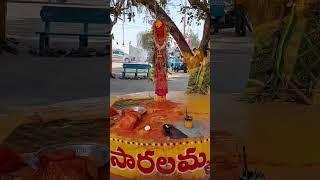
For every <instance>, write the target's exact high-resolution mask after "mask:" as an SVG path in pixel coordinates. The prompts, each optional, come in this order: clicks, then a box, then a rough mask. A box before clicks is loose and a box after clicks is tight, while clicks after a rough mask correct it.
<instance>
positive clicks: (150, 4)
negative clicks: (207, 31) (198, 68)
mask: <svg viewBox="0 0 320 180" xmlns="http://www.w3.org/2000/svg"><path fill="white" fill-rule="evenodd" d="M137 2H138V3H139V4H142V5H143V6H145V7H146V8H147V9H148V10H149V11H150V12H152V13H154V14H155V15H156V16H158V17H162V18H163V19H164V20H165V21H166V23H167V25H168V30H169V32H170V34H171V36H172V37H173V38H174V39H175V41H176V42H177V44H178V46H179V48H180V51H181V52H183V53H189V54H193V52H192V50H191V49H190V47H189V45H188V43H187V41H186V39H185V38H184V36H183V35H182V33H181V31H180V30H179V28H178V27H177V26H176V24H175V23H174V22H173V20H172V19H171V18H170V17H169V16H168V14H167V13H166V12H165V11H164V9H163V8H162V7H161V6H160V5H159V4H158V3H157V1H156V0H137Z"/></svg>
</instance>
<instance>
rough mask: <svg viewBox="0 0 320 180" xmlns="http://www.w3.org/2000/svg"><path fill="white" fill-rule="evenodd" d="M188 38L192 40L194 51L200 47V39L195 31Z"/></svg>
mask: <svg viewBox="0 0 320 180" xmlns="http://www.w3.org/2000/svg"><path fill="white" fill-rule="evenodd" d="M188 37H189V38H190V40H191V47H192V49H193V48H197V47H199V45H200V40H199V37H198V35H197V34H195V33H194V32H193V31H191V32H190V33H189V34H188Z"/></svg>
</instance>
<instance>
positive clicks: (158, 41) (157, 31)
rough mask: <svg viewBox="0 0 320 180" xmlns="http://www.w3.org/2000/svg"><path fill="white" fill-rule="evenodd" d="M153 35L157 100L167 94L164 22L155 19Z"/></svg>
mask: <svg viewBox="0 0 320 180" xmlns="http://www.w3.org/2000/svg"><path fill="white" fill-rule="evenodd" d="M153 37H154V43H155V51H154V52H155V54H154V69H155V93H156V95H157V96H158V100H165V98H166V95H167V94H168V80H167V55H166V45H167V44H166V40H167V37H168V31H167V27H166V24H165V22H163V21H162V20H159V19H157V20H156V21H155V22H154V24H153Z"/></svg>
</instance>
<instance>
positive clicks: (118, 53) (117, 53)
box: [112, 49, 135, 63]
mask: <svg viewBox="0 0 320 180" xmlns="http://www.w3.org/2000/svg"><path fill="white" fill-rule="evenodd" d="M112 59H119V60H121V61H123V62H124V63H130V62H134V61H135V58H134V57H130V56H129V54H127V53H125V52H124V51H122V50H120V49H116V50H113V51H112Z"/></svg>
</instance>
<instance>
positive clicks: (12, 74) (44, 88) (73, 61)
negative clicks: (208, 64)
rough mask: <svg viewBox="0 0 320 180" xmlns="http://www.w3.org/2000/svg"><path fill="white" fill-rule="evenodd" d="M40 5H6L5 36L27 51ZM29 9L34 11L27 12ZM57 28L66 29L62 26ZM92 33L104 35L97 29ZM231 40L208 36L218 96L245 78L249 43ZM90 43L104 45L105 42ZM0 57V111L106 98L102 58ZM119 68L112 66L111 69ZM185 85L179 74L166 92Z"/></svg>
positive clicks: (133, 88) (124, 84)
mask: <svg viewBox="0 0 320 180" xmlns="http://www.w3.org/2000/svg"><path fill="white" fill-rule="evenodd" d="M39 7H40V6H38V5H35V6H31V5H25V4H22V5H20V4H9V8H8V14H9V16H8V19H9V21H8V26H9V28H8V32H9V34H10V35H13V36H16V37H17V38H18V40H21V41H22V42H23V43H22V45H26V46H23V47H22V48H23V50H25V51H27V50H28V45H33V46H34V47H36V46H37V40H36V38H35V36H34V32H35V31H38V30H39V28H41V23H40V21H39V19H37V18H38V12H37V11H38V10H39ZM27 8H31V9H32V8H33V9H34V10H35V11H26V9H27ZM24 15H28V16H24ZM56 28H57V29H60V30H64V28H63V27H62V26H61V25H58V26H57V27H56ZM74 28H75V29H76V28H77V27H74ZM66 29H68V28H66ZM71 29H72V28H71ZM93 29H94V31H101V30H102V31H103V28H101V27H100V28H99V27H96V28H93ZM69 30H70V29H69ZM29 35H30V36H29ZM32 35H33V37H32ZM232 36H233V35H232V33H230V32H228V31H227V32H222V33H221V34H219V35H217V36H214V37H213V38H211V39H213V41H212V42H213V45H212V47H213V49H214V51H213V58H214V59H213V62H214V65H215V68H214V80H213V83H214V84H215V91H216V93H221V92H231V93H237V92H241V91H242V90H243V88H244V86H245V83H246V80H247V79H248V72H249V60H250V56H251V52H250V51H251V44H250V40H248V38H235V37H232ZM25 37H31V38H29V39H28V38H25ZM32 38H33V39H32ZM59 43H60V44H59ZM59 43H57V44H56V45H57V46H58V47H62V45H63V46H65V45H66V44H68V43H71V46H73V45H72V43H77V42H74V41H70V42H69V40H68V39H67V40H66V39H62V40H60V41H59ZM93 44H94V45H97V46H100V47H104V44H103V43H97V42H95V43H93ZM68 46H69V45H68ZM0 59H1V62H0V83H1V88H0V100H1V102H0V112H1V111H7V110H10V109H16V108H20V107H24V106H30V105H42V104H51V103H56V102H59V101H64V100H73V99H80V98H88V97H98V96H105V95H106V92H107V87H108V84H109V82H107V81H106V73H105V72H106V67H107V66H106V62H107V59H106V58H58V59H56V58H40V57H32V56H29V55H26V54H23V53H22V54H20V55H19V56H12V55H0ZM119 70H120V69H119V68H118V69H116V68H115V71H118V72H119ZM186 86H187V76H185V75H184V74H183V73H181V74H178V76H176V77H173V78H171V79H170V81H169V89H170V90H185V88H186ZM110 90H111V92H112V93H114V94H125V93H134V92H139V91H149V90H153V84H152V83H150V82H148V81H147V80H121V79H112V80H111V82H110Z"/></svg>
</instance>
